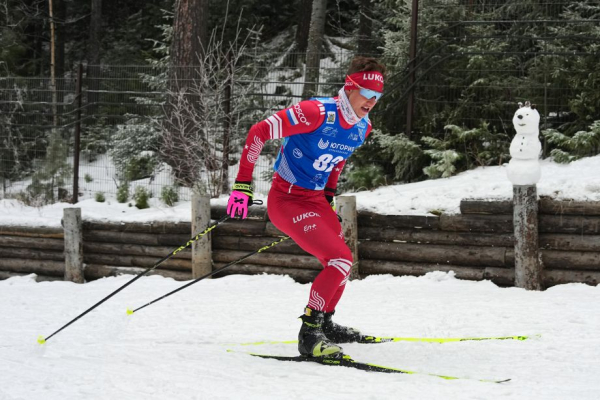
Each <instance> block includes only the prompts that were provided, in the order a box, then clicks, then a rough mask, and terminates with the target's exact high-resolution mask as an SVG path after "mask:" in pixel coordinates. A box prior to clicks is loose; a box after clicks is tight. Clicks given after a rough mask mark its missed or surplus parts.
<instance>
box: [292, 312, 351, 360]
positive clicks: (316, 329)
mask: <svg viewBox="0 0 600 400" xmlns="http://www.w3.org/2000/svg"><path fill="white" fill-rule="evenodd" d="M300 319H302V327H301V328H300V332H299V333H298V351H299V352H300V354H301V355H303V356H306V357H328V358H342V357H343V356H344V353H343V350H342V348H341V347H340V346H337V345H336V344H334V343H332V342H331V341H330V340H329V339H327V337H326V336H325V334H324V333H323V322H324V320H325V313H324V312H322V311H316V310H313V309H312V308H308V307H306V309H305V310H304V314H303V315H302V316H300Z"/></svg>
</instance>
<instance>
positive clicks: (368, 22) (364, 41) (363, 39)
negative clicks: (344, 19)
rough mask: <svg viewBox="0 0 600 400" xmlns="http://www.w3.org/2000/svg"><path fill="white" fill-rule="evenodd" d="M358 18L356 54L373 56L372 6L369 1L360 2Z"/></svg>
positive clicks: (361, 0) (362, 0)
mask: <svg viewBox="0 0 600 400" xmlns="http://www.w3.org/2000/svg"><path fill="white" fill-rule="evenodd" d="M359 12H360V17H359V22H358V53H357V55H359V56H369V55H373V53H374V52H375V48H374V46H373V37H372V32H373V4H372V3H371V0H360V8H359Z"/></svg>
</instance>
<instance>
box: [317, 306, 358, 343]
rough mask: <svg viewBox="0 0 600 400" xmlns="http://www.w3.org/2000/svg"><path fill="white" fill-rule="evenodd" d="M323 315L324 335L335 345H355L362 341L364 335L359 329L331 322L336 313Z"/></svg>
mask: <svg viewBox="0 0 600 400" xmlns="http://www.w3.org/2000/svg"><path fill="white" fill-rule="evenodd" d="M323 314H324V317H325V319H324V321H323V333H324V334H325V336H327V339H329V340H331V341H332V342H333V343H353V342H358V341H359V340H360V339H361V337H362V335H361V334H360V331H358V330H357V329H354V328H349V327H347V326H342V325H338V324H336V323H335V322H333V321H332V320H331V318H332V317H333V314H335V311H332V312H329V313H323Z"/></svg>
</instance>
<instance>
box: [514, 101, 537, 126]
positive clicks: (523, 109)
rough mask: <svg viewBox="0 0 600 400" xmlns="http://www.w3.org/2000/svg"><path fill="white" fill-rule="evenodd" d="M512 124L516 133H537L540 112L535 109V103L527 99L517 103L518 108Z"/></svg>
mask: <svg viewBox="0 0 600 400" xmlns="http://www.w3.org/2000/svg"><path fill="white" fill-rule="evenodd" d="M513 125H514V126H515V130H516V131H517V133H537V132H538V129H539V125H540V114H539V113H538V111H537V110H536V109H535V104H530V103H529V102H528V101H526V102H525V105H523V103H519V109H518V110H517V111H516V112H515V115H514V117H513Z"/></svg>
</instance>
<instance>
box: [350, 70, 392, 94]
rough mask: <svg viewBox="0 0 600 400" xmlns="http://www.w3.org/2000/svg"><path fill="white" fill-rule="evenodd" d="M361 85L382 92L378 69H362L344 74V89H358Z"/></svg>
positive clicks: (381, 76) (381, 78) (381, 77)
mask: <svg viewBox="0 0 600 400" xmlns="http://www.w3.org/2000/svg"><path fill="white" fill-rule="evenodd" d="M357 85H358V86H360V87H357ZM361 87H362V88H365V89H371V90H374V91H376V92H379V93H383V75H382V74H381V72H378V71H364V72H355V73H353V74H352V75H348V76H346V84H345V85H344V88H345V89H347V90H358V89H360V88H361Z"/></svg>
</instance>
